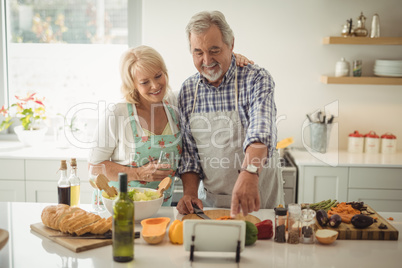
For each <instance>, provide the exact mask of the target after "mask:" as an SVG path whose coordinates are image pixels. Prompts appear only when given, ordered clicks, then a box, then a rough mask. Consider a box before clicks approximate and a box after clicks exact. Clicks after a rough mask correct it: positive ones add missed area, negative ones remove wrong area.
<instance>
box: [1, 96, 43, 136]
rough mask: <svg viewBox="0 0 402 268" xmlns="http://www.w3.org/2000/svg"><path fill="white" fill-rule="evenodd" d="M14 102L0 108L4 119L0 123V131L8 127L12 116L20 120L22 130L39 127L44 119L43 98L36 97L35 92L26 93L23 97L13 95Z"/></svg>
mask: <svg viewBox="0 0 402 268" xmlns="http://www.w3.org/2000/svg"><path fill="white" fill-rule="evenodd" d="M15 98H16V99H17V102H16V103H13V104H11V105H10V106H9V107H8V108H7V109H6V108H5V107H4V105H3V107H2V108H1V109H0V114H1V115H3V116H4V120H3V121H2V122H1V124H0V131H2V130H5V129H7V128H9V127H10V126H11V125H12V124H13V123H14V122H13V121H12V119H13V118H18V119H19V120H20V121H21V124H22V126H23V127H24V130H33V129H36V128H38V127H39V124H40V123H41V121H43V120H45V119H46V108H45V105H44V104H43V100H44V98H38V97H37V96H36V93H32V94H28V95H27V96H26V97H25V98H24V97H19V96H15Z"/></svg>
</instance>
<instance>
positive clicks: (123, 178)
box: [119, 173, 127, 193]
mask: <svg viewBox="0 0 402 268" xmlns="http://www.w3.org/2000/svg"><path fill="white" fill-rule="evenodd" d="M119 182H120V192H121V193H122V192H123V193H125V192H127V173H119Z"/></svg>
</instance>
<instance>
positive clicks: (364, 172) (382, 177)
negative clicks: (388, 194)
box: [349, 168, 402, 189]
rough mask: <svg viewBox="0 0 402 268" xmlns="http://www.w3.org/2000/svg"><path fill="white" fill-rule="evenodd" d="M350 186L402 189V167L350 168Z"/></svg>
mask: <svg viewBox="0 0 402 268" xmlns="http://www.w3.org/2000/svg"><path fill="white" fill-rule="evenodd" d="M349 187H350V188H366V189H402V169H401V168H350V169H349Z"/></svg>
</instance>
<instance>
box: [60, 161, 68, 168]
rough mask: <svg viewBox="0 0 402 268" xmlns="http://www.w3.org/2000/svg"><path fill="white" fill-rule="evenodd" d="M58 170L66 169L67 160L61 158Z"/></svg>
mask: <svg viewBox="0 0 402 268" xmlns="http://www.w3.org/2000/svg"><path fill="white" fill-rule="evenodd" d="M60 170H67V161H66V160H61V163H60Z"/></svg>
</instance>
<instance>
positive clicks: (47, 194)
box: [0, 158, 93, 204]
mask: <svg viewBox="0 0 402 268" xmlns="http://www.w3.org/2000/svg"><path fill="white" fill-rule="evenodd" d="M66 159H68V158H66ZM59 167H60V160H53V159H0V170H1V172H0V201H2V202H7V201H14V202H43V203H56V202H57V181H58V179H59V176H60V174H59V173H58V172H57V171H58V168H59ZM77 168H78V176H79V177H80V179H81V187H80V188H81V193H80V199H81V203H83V204H89V203H91V197H92V192H93V188H92V187H91V185H90V184H89V181H88V175H87V170H88V168H87V161H86V160H77ZM69 170H70V169H69ZM68 174H69V173H68Z"/></svg>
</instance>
